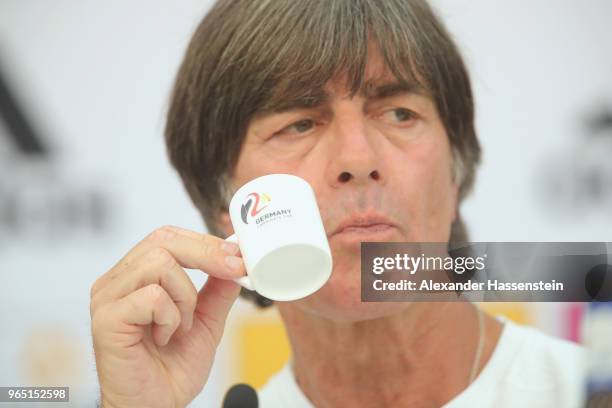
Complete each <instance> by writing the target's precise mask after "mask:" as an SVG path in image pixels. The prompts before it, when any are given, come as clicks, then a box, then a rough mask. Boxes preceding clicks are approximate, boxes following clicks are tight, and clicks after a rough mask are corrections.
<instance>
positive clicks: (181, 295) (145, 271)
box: [91, 248, 197, 331]
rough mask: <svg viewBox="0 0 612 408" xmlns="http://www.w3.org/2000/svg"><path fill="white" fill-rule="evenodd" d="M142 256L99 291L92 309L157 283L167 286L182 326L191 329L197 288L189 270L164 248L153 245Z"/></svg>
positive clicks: (165, 288) (93, 300) (93, 301)
mask: <svg viewBox="0 0 612 408" xmlns="http://www.w3.org/2000/svg"><path fill="white" fill-rule="evenodd" d="M141 258H142V259H140V260H138V262H135V266H134V268H135V269H134V270H132V271H130V272H129V273H123V274H120V275H119V276H118V277H117V278H116V279H113V280H112V281H110V282H109V283H108V285H106V286H105V287H104V288H102V289H101V290H99V291H98V293H97V294H96V295H95V296H94V298H93V299H92V306H91V307H92V310H95V309H96V308H98V307H100V306H102V305H104V304H107V303H110V302H113V301H115V300H117V299H120V298H122V297H124V296H127V295H128V294H129V293H131V292H134V291H135V290H137V289H139V288H141V287H144V286H147V285H150V284H153V283H155V284H158V285H160V286H161V287H162V288H164V290H165V291H166V292H167V293H168V295H170V298H171V299H172V301H173V302H174V303H175V304H176V306H177V307H178V309H179V311H180V314H181V322H182V327H183V329H184V330H186V331H188V330H189V329H191V324H192V322H193V312H194V309H195V305H196V300H197V290H196V288H195V286H194V285H193V282H192V281H191V279H190V278H189V276H188V275H187V273H186V272H185V271H184V270H183V268H181V267H180V265H179V264H178V263H177V262H176V260H175V259H174V258H173V257H172V255H171V254H170V253H169V252H168V251H166V250H165V249H163V248H153V249H152V250H150V251H149V252H148V253H147V254H145V255H143V256H142V257H141Z"/></svg>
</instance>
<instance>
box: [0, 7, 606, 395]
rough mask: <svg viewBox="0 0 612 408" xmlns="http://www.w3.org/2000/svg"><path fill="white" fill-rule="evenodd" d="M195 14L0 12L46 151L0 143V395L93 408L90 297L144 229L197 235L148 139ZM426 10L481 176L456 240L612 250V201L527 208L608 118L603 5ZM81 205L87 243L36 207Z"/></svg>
mask: <svg viewBox="0 0 612 408" xmlns="http://www.w3.org/2000/svg"><path fill="white" fill-rule="evenodd" d="M209 4H210V2H209V1H193V0H191V1H187V0H185V1H182V2H172V3H171V2H167V1H159V0H155V1H132V2H124V1H118V0H115V1H104V2H102V1H98V2H68V1H60V0H57V1H53V2H42V1H20V0H9V1H7V0H5V1H3V2H2V4H1V5H0V64H1V66H2V67H3V69H4V71H5V74H6V76H7V77H8V78H9V79H10V83H9V84H10V85H11V87H12V88H13V89H14V90H15V91H16V92H17V94H18V96H19V98H20V101H21V102H22V105H23V106H24V107H25V108H26V110H27V112H28V113H29V114H30V116H31V117H32V119H34V120H35V123H36V125H37V129H38V130H39V131H40V133H41V135H42V136H43V138H44V140H45V142H46V143H47V144H48V145H49V146H50V148H51V152H52V154H51V156H50V157H49V158H46V159H43V160H35V161H33V160H26V159H24V158H23V157H21V156H20V155H19V154H18V153H17V152H16V150H15V149H14V148H13V147H12V145H11V144H10V143H9V142H8V140H9V139H8V138H7V137H4V136H6V133H7V130H6V129H3V128H0V186H2V189H0V192H2V191H4V192H5V193H4V194H5V195H0V199H1V200H8V199H9V198H10V199H11V200H15V198H16V197H17V198H18V199H19V200H20V201H18V202H24V203H29V204H28V210H27V211H22V213H21V215H20V218H19V220H20V224H19V226H18V227H15V226H13V227H10V225H9V224H8V223H7V222H6V220H5V222H4V223H2V222H0V277H2V284H1V285H0V325H1V326H0V327H2V329H1V333H2V334H1V335H0V342H1V343H0V345H1V346H2V347H1V348H0V385H20V384H28V383H31V382H32V381H34V380H40V381H44V380H45V379H50V378H55V379H57V381H59V382H63V383H64V384H68V383H69V384H71V385H72V386H73V388H72V392H73V395H72V399H73V401H74V403H73V405H74V406H92V405H93V403H92V402H91V401H94V400H95V398H96V397H97V391H96V379H95V368H94V365H93V359H92V352H91V346H90V335H89V309H88V304H89V288H90V286H91V284H92V282H93V281H94V280H95V279H96V277H98V276H99V275H100V274H102V273H103V272H105V271H106V270H107V269H108V268H110V267H111V266H112V264H113V263H114V262H115V261H116V260H118V259H119V258H120V257H121V256H122V255H123V254H124V253H125V252H126V251H127V250H128V249H129V248H130V247H131V246H132V245H133V244H134V243H135V242H137V241H138V240H139V239H141V238H142V237H144V236H145V235H146V234H147V233H148V232H149V231H151V230H153V229H154V228H156V227H158V226H161V225H164V224H176V225H181V226H184V227H186V228H191V229H194V230H202V224H201V221H200V219H199V216H198V214H197V213H196V211H195V210H194V208H193V207H192V206H191V204H190V202H189V200H188V198H187V196H186V194H185V193H184V191H183V188H182V186H181V184H180V182H179V180H178V178H177V176H176V175H175V174H174V173H173V172H172V171H171V168H170V166H169V164H168V162H167V160H166V156H165V151H164V146H163V138H162V129H163V121H164V112H165V108H166V103H167V96H168V91H169V89H170V85H171V83H172V80H173V77H174V74H175V71H176V69H177V66H178V64H179V62H180V59H181V57H182V53H183V51H184V49H185V47H186V44H187V41H188V39H189V37H190V35H191V33H192V31H193V29H194V28H195V26H196V24H197V23H198V22H199V20H200V19H201V17H202V15H203V13H204V12H205V10H206V9H207V8H208V6H209ZM435 4H436V5H437V6H438V8H439V10H440V13H441V15H442V17H443V19H444V20H445V21H446V23H447V25H448V27H449V29H450V30H451V32H452V33H453V34H454V35H455V37H456V40H457V42H458V43H459V45H460V47H461V49H462V50H463V53H464V55H465V58H466V61H467V63H468V66H469V68H470V71H471V73H472V78H473V85H474V89H475V93H476V103H477V118H478V119H477V123H478V130H479V134H480V138H481V142H482V144H483V149H484V164H483V166H482V168H481V171H480V173H479V176H478V182H477V188H476V190H475V194H474V195H473V197H472V198H470V199H469V200H468V201H467V202H466V204H465V207H464V214H465V217H466V219H467V221H468V224H469V225H470V226H471V230H472V240H474V241H504V240H509V241H513V240H516V241H530V240H533V241H538V240H550V241H580V240H588V241H612V239H611V235H612V215H611V214H612V197H610V196H608V197H607V200H606V199H605V197H604V199H603V200H599V201H597V200H591V201H588V200H586V201H584V202H582V201H580V202H578V203H576V202H575V200H574V201H572V200H571V197H573V196H572V195H571V194H569V193H567V194H565V193H564V194H561V195H560V196H555V198H554V199H548V200H547V199H546V198H545V195H544V198H542V196H543V194H541V192H542V190H543V187H545V186H546V185H547V183H552V182H553V181H555V180H557V179H559V178H560V179H561V181H560V183H561V191H564V192H565V191H569V192H570V193H571V191H578V192H579V191H580V189H579V187H580V186H579V185H578V184H579V182H574V181H573V180H576V179H577V176H576V174H578V171H574V170H573V169H574V167H573V166H575V165H576V163H578V164H580V163H581V161H580V160H579V159H580V158H581V156H580V155H578V157H577V154H576V151H577V147H578V146H584V145H585V144H587V145H588V143H587V142H586V140H587V139H586V136H585V134H586V133H587V131H586V130H585V126H584V121H585V120H587V119H588V118H589V117H590V116H592V115H593V114H595V113H597V112H598V111H599V109H600V106H605V105H606V104H607V106H612V81H610V72H612V49H611V48H610V47H609V43H608V41H607V40H606V39H607V38H610V37H611V36H612V32H611V31H612V29H610V22H609V20H610V16H612V3H610V2H609V1H606V0H597V1H595V0H593V1H590V2H588V3H587V2H578V1H566V0H563V1H561V0H554V1H553V0H548V1H545V0H537V1H514V2H507V1H490V0H470V1H463V2H456V1H450V0H444V1H440V0H439V1H436V2H435ZM607 146H608V147H609V146H610V144H608V145H607ZM610 153H611V154H612V151H610ZM576 158H577V159H578V160H576ZM583 164H584V163H583ZM558 175H563V176H562V177H559V176H558ZM610 175H611V174H610V173H608V174H607V177H608V178H607V179H606V180H607V181H609V182H610V184H611V185H612V178H611V177H610ZM575 184H576V185H578V187H576V185H575ZM83 191H95V192H96V194H98V196H102V197H103V198H104V199H105V203H106V205H105V206H104V208H103V213H104V217H103V222H102V228H98V229H96V228H93V227H91V226H90V225H89V224H88V223H83V224H82V225H81V224H79V225H78V226H76V227H75V228H62V226H61V225H59V226H57V225H55V223H54V221H53V219H54V214H55V213H54V212H52V211H51V212H50V213H49V208H48V207H47V206H46V205H36V203H48V202H52V201H53V197H55V199H57V197H58V195H59V196H62V194H74V195H78V193H79V192H83ZM37 197H38V198H37ZM7 202H8V201H7ZM78 204H79V203H77V205H78ZM80 204H82V205H84V206H85V207H87V205H86V204H83V203H80ZM0 208H1V207H0ZM87 208H89V207H87ZM0 220H1V218H0ZM192 276H193V277H194V279H196V280H197V282H198V283H200V282H202V278H201V276H196V275H195V274H194V275H192ZM241 307H242V308H244V307H246V306H244V305H241V306H239V307H238V309H240V308H241ZM541 310H544V311H551V310H552V309H551V306H550V305H549V306H542V308H541ZM239 312H240V310H238V313H239ZM544 316H548V317H545V319H546V318H548V319H549V320H554V314H553V313H548V314H546V313H544ZM541 326H542V327H543V328H544V329H546V330H549V331H554V330H553V327H554V325H550V324H547V322H546V321H543V322H541ZM228 341H229V340H228V339H224V344H226V343H227V342H228ZM26 350H27V351H26ZM222 350H223V348H222ZM57 361H61V362H62V363H61V364H56V363H57ZM221 361H223V360H222V359H221ZM41 373H42V374H41ZM223 375H224V367H223V366H222V364H220V363H219V364H216V365H215V366H214V370H213V373H212V376H211V380H210V382H209V384H208V385H207V387H206V388H205V390H204V392H203V393H202V394H201V395H200V397H199V398H198V400H197V402H196V403H194V406H200V405H201V406H218V405H219V404H220V401H221V398H222V394H223V392H224V390H223V389H222V387H221V385H220V384H222V380H221V378H222V377H223Z"/></svg>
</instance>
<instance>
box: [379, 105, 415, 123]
mask: <svg viewBox="0 0 612 408" xmlns="http://www.w3.org/2000/svg"><path fill="white" fill-rule="evenodd" d="M381 117H382V118H383V119H384V120H386V121H390V122H391V123H393V124H397V123H399V124H404V125H407V124H410V123H412V121H414V120H415V119H416V118H417V115H416V113H414V112H413V111H411V110H410V109H406V108H395V109H390V110H388V111H385V112H383V113H382V115H381Z"/></svg>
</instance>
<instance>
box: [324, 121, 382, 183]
mask: <svg viewBox="0 0 612 408" xmlns="http://www.w3.org/2000/svg"><path fill="white" fill-rule="evenodd" d="M334 122H335V123H334V126H333V127H332V130H333V135H332V144H331V149H330V151H331V169H330V170H331V171H330V172H329V177H330V182H331V184H332V186H334V187H341V186H342V185H347V184H349V183H352V185H363V184H368V183H371V182H378V183H382V182H383V181H384V180H383V175H382V174H381V168H380V167H381V160H380V157H379V152H377V149H376V146H375V145H374V140H373V136H374V135H373V134H372V133H371V131H369V130H368V127H367V124H366V120H365V117H364V115H363V113H361V112H359V111H356V112H344V113H343V114H342V115H337V116H336V120H335V121H334Z"/></svg>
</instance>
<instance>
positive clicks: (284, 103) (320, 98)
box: [258, 81, 425, 116]
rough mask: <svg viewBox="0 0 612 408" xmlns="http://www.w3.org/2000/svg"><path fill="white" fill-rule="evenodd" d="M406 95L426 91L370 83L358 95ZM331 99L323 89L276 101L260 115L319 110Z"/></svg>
mask: <svg viewBox="0 0 612 408" xmlns="http://www.w3.org/2000/svg"><path fill="white" fill-rule="evenodd" d="M404 94H425V90H424V89H423V87H422V86H421V85H419V84H417V83H411V82H404V81H393V82H384V83H373V82H368V83H366V84H365V86H364V87H363V89H361V90H359V92H357V95H361V96H364V97H365V98H366V99H369V100H378V99H384V98H391V97H394V96H398V95H404ZM331 99H332V94H330V93H329V92H327V91H325V90H323V89H318V90H315V91H314V92H311V93H310V94H308V95H304V96H299V97H296V98H294V99H280V100H278V101H276V103H274V104H273V106H272V107H270V109H267V110H266V111H265V112H260V114H261V115H267V114H272V113H284V112H287V111H291V110H296V109H312V108H317V107H320V106H323V105H325V104H327V103H329V102H330V101H331ZM258 116H259V115H258Z"/></svg>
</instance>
